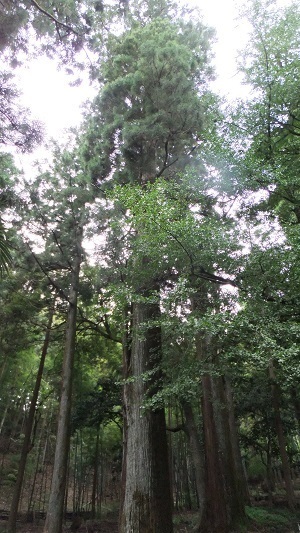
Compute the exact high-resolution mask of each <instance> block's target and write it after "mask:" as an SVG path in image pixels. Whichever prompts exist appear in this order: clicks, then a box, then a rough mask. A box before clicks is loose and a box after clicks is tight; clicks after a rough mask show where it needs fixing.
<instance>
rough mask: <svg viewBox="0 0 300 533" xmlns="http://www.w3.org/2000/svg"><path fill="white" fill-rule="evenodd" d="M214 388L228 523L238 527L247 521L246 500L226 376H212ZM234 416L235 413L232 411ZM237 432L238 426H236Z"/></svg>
mask: <svg viewBox="0 0 300 533" xmlns="http://www.w3.org/2000/svg"><path fill="white" fill-rule="evenodd" d="M211 382H212V390H213V407H214V416H215V421H216V429H217V434H218V442H219V453H220V456H221V459H222V460H221V467H222V472H223V479H224V485H225V498H226V502H227V514H228V523H229V525H230V527H231V528H234V529H235V528H237V527H239V526H240V524H241V523H242V522H244V521H245V511H244V509H245V500H244V490H243V486H242V479H240V469H239V468H238V466H237V462H236V461H235V454H234V449H233V445H232V442H233V435H232V433H231V427H230V413H229V408H228V404H227V397H226V389H225V378H224V377H223V376H219V377H215V376H213V377H211ZM231 414H232V416H233V417H234V415H233V413H231ZM234 426H235V421H234ZM234 432H236V428H234Z"/></svg>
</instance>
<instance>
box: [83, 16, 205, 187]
mask: <svg viewBox="0 0 300 533" xmlns="http://www.w3.org/2000/svg"><path fill="white" fill-rule="evenodd" d="M208 43H209V32H208V31H206V30H205V29H204V28H203V27H202V25H200V24H199V23H195V25H192V24H191V23H187V24H186V25H182V26H181V27H180V26H179V25H178V24H174V23H171V22H170V21H168V20H166V19H162V18H157V19H155V20H153V21H152V22H150V23H149V24H146V25H145V26H141V25H135V26H133V27H132V28H131V29H130V30H129V31H126V32H125V33H124V34H123V35H122V36H121V37H120V36H118V37H116V38H114V37H113V36H112V37H111V39H110V41H109V43H108V57H107V59H106V61H105V62H104V64H103V65H102V68H101V80H102V83H103V90H102V92H101V93H100V94H99V96H98V97H97V98H96V99H95V100H94V102H93V103H92V105H91V108H90V110H89V115H90V116H89V118H88V119H87V123H86V130H87V131H86V134H85V136H84V142H83V144H82V153H83V156H84V158H85V159H86V161H87V164H88V167H89V171H90V174H91V177H92V180H93V181H94V182H98V183H100V182H103V181H105V180H107V179H108V178H109V177H111V174H113V175H114V176H115V177H117V179H119V180H120V181H121V182H122V183H124V182H128V181H131V182H132V181H134V180H139V181H140V180H141V179H142V176H144V178H143V179H147V176H148V177H151V178H152V179H153V178H154V177H155V176H157V175H161V174H162V173H165V172H166V171H168V169H169V168H170V167H172V166H173V165H175V164H176V166H178V164H179V162H181V164H183V163H184V161H186V157H187V156H188V155H189V154H190V153H191V152H192V151H193V150H194V149H195V148H196V146H197V143H198V140H199V138H200V137H199V136H200V132H201V129H202V125H203V115H204V113H205V111H206V108H207V106H208V104H207V102H206V96H205V95H206V93H207V86H206V82H207V78H208V76H209V73H210V71H209V66H208V65H207V63H206V60H207V51H208ZM200 96H201V97H200Z"/></svg>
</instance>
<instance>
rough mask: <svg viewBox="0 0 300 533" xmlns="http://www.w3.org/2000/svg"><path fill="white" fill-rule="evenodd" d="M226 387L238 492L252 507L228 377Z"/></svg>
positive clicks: (245, 502)
mask: <svg viewBox="0 0 300 533" xmlns="http://www.w3.org/2000/svg"><path fill="white" fill-rule="evenodd" d="M224 386H225V395H226V402H227V413H228V422H229V431H230V441H231V447H232V454H233V460H234V465H235V473H236V483H237V490H238V493H239V495H240V498H241V499H242V500H243V502H244V504H245V505H251V502H250V493H249V488H248V483H247V479H246V473H245V469H244V466H243V461H242V455H241V449H240V445H239V435H238V427H237V422H236V418H235V414H234V401H233V394H232V388H231V384H230V381H229V378H228V377H225V383H224Z"/></svg>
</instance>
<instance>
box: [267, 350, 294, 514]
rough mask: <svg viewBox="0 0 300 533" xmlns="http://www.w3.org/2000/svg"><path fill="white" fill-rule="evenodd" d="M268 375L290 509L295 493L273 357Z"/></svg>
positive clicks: (292, 507) (292, 506) (292, 505)
mask: <svg viewBox="0 0 300 533" xmlns="http://www.w3.org/2000/svg"><path fill="white" fill-rule="evenodd" d="M269 376H270V379H271V388H272V403H273V409H274V416H275V427H276V433H277V438H278V443H279V450H280V456H281V461H282V469H283V477H284V482H285V489H286V495H287V502H288V506H289V508H290V509H294V508H295V493H294V488H293V482H292V476H291V470H290V464H289V458H288V454H287V451H286V438H285V433H284V428H283V423H282V419H281V413H280V387H279V385H278V383H277V382H276V374H275V367H274V361H273V359H270V361H269Z"/></svg>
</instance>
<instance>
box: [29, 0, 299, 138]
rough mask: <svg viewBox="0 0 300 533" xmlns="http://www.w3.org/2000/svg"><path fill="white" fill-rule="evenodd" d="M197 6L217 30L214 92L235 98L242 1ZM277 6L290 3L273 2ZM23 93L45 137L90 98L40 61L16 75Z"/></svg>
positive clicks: (207, 0) (87, 90)
mask: <svg viewBox="0 0 300 533" xmlns="http://www.w3.org/2000/svg"><path fill="white" fill-rule="evenodd" d="M188 1H189V2H190V4H191V5H196V6H198V7H200V9H201V10H202V13H203V20H204V22H205V23H206V24H208V25H210V26H213V27H214V28H215V29H216V31H217V42H216V43H215V44H214V52H215V67H216V71H217V80H216V82H215V83H214V87H213V88H214V90H216V91H218V92H220V93H221V94H223V95H229V96H230V97H231V98H232V97H233V98H235V97H238V96H241V95H243V94H245V91H246V88H245V87H244V86H242V85H241V78H240V76H239V75H237V68H236V56H237V52H238V50H240V49H242V48H243V47H244V46H245V44H246V42H247V39H248V27H247V24H246V23H245V21H244V20H242V19H240V18H239V17H238V12H239V8H240V6H241V5H242V4H243V3H244V0H188ZM277 1H278V3H279V4H286V3H290V2H291V0H277ZM20 85H21V87H22V90H23V97H22V103H23V104H24V105H26V106H27V107H29V108H30V109H31V112H32V115H33V117H34V118H37V119H39V120H41V121H42V122H44V123H45V125H46V132H47V136H48V137H54V138H56V139H58V138H60V137H61V136H62V132H63V130H64V129H66V128H69V127H70V126H74V125H77V124H79V123H80V117H81V103H82V102H83V101H85V100H86V99H88V98H92V97H93V94H94V92H93V89H92V87H91V86H90V85H89V83H88V80H87V81H86V82H84V83H82V85H81V86H80V87H70V86H69V85H68V79H67V75H66V74H65V73H64V72H63V71H57V69H56V65H55V63H54V62H53V61H50V60H49V59H47V58H40V59H38V60H35V61H33V62H32V64H31V66H30V67H27V68H26V69H23V70H22V72H21V74H20Z"/></svg>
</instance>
